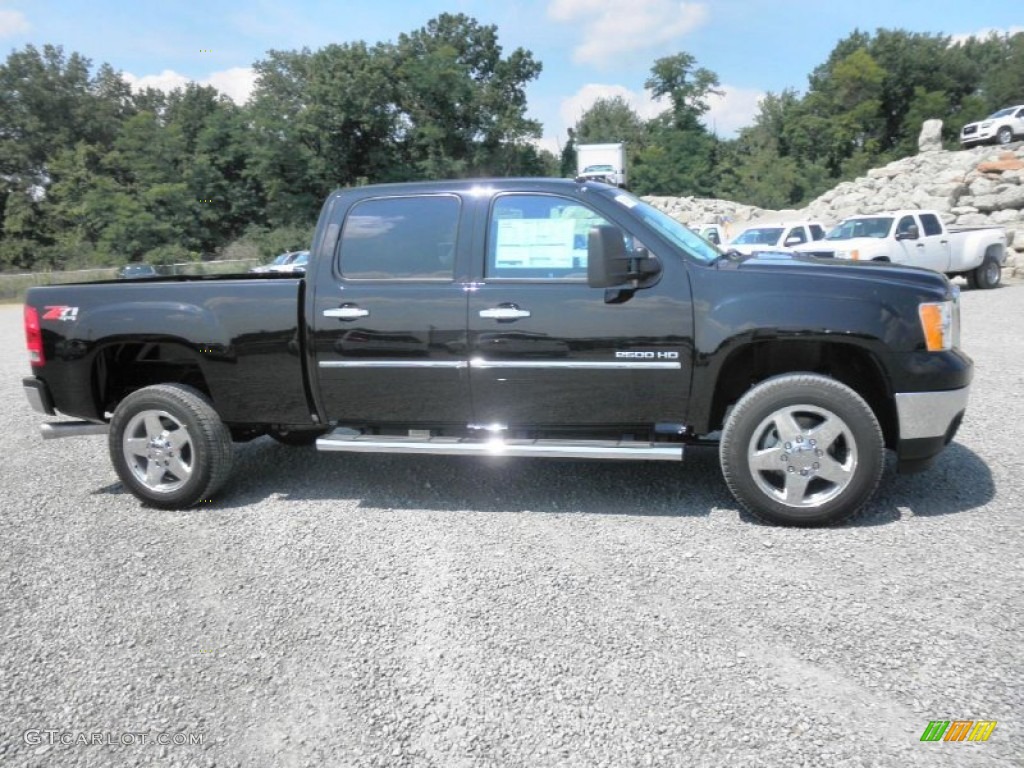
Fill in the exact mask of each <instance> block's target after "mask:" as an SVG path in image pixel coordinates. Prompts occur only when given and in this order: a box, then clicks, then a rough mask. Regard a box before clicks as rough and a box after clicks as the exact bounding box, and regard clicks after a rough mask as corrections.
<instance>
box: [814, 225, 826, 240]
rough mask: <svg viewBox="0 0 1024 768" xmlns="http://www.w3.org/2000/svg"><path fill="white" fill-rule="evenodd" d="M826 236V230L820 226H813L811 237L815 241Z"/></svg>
mask: <svg viewBox="0 0 1024 768" xmlns="http://www.w3.org/2000/svg"><path fill="white" fill-rule="evenodd" d="M824 236H825V230H824V229H822V227H821V225H820V224H811V237H813V238H814V239H815V240H821V239H822V238H823V237H824Z"/></svg>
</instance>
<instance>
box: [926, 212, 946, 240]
mask: <svg viewBox="0 0 1024 768" xmlns="http://www.w3.org/2000/svg"><path fill="white" fill-rule="evenodd" d="M921 227H922V228H923V229H924V233H925V234H926V235H941V234H942V222H940V221H939V217H938V216H936V215H935V214H934V213H922V214H921Z"/></svg>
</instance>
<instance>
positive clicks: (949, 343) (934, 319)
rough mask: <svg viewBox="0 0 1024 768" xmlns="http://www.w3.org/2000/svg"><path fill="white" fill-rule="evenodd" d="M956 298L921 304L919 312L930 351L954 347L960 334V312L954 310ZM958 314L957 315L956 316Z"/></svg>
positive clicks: (926, 344) (926, 343)
mask: <svg viewBox="0 0 1024 768" xmlns="http://www.w3.org/2000/svg"><path fill="white" fill-rule="evenodd" d="M953 304H954V300H950V301H936V302H928V303H926V304H921V305H920V306H919V307H918V308H917V314H918V316H919V317H920V318H921V330H922V331H923V332H924V343H925V346H926V347H927V348H928V351H929V352H943V351H945V350H948V349H952V348H953V347H954V345H955V342H956V338H955V337H957V336H959V335H960V328H959V322H956V321H957V320H959V313H957V312H955V311H954V307H953ZM955 316H956V317H955Z"/></svg>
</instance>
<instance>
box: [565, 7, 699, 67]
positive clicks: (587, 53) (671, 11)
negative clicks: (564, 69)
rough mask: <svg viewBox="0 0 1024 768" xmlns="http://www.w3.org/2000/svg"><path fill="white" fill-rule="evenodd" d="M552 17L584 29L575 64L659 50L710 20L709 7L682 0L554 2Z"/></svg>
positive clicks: (609, 61) (575, 53) (604, 60)
mask: <svg viewBox="0 0 1024 768" xmlns="http://www.w3.org/2000/svg"><path fill="white" fill-rule="evenodd" d="M548 16H549V17H550V18H551V19H552V20H554V21H557V22H562V23H566V24H569V23H572V24H578V25H581V26H582V27H583V41H582V42H581V43H580V44H579V45H577V46H576V48H575V49H574V50H573V60H574V61H576V62H577V63H589V64H604V63H611V62H612V61H613V60H614V59H615V57H616V55H617V54H621V53H626V52H628V51H637V50H643V49H648V48H655V47H657V46H659V45H662V44H663V43H667V42H670V41H672V40H675V39H677V38H679V37H682V36H683V35H685V34H686V33H688V32H692V31H693V30H694V29H696V28H697V27H699V26H701V25H702V24H703V23H704V22H705V21H707V18H708V7H707V5H705V4H704V3H698V2H678V0H632V2H622V0H551V1H550V2H549V4H548Z"/></svg>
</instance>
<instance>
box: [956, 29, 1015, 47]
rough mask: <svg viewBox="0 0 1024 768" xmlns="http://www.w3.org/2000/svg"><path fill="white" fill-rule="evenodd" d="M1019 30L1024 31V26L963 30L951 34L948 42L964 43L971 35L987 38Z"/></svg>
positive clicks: (975, 37)
mask: <svg viewBox="0 0 1024 768" xmlns="http://www.w3.org/2000/svg"><path fill="white" fill-rule="evenodd" d="M1019 32H1024V27H1017V26H1014V27H1008V28H1007V29H995V28H993V27H985V28H984V29H979V30H978V31H977V32H964V33H961V34H958V35H951V36H950V37H951V40H950V43H952V44H953V45H960V44H962V43H966V42H967V41H968V40H970V39H971V38H972V37H973V38H974V39H975V40H987V39H988V38H990V37H1002V36H1003V35H1010V36H1011V37H1012V36H1013V35H1016V34H1018V33H1019Z"/></svg>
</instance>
